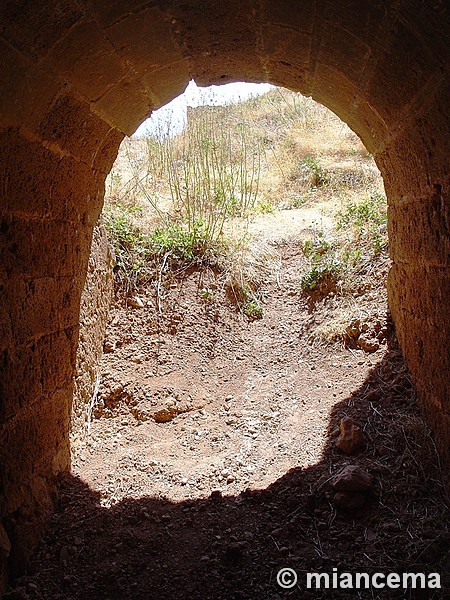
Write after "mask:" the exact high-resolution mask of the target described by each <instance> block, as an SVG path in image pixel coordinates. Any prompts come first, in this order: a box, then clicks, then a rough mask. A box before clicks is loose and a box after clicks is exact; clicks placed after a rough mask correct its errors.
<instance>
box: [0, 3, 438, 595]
mask: <svg viewBox="0 0 450 600" xmlns="http://www.w3.org/2000/svg"><path fill="white" fill-rule="evenodd" d="M449 17H450V5H449V3H448V2H447V1H446V0H436V1H435V2H425V1H424V0H400V1H398V0H375V1H373V2H366V3H361V2H359V1H357V0H316V1H308V2H306V1H305V2H303V1H300V2H299V1H297V0H296V1H294V0H279V1H277V2H273V0H259V1H258V2H256V0H240V1H239V2H237V1H235V0H222V1H220V2H212V1H208V0H185V1H183V2H179V1H178V0H167V1H165V2H151V3H149V2H147V1H144V0H122V1H121V2H105V1H101V2H94V1H93V0H77V1H75V0H62V1H61V0H58V1H56V0H49V1H48V2H45V3H31V2H23V1H22V0H6V1H5V2H3V3H2V5H1V7H0V56H1V62H0V73H1V81H2V86H1V91H0V182H1V187H0V194H1V203H0V213H1V214H0V235H1V238H0V254H1V260H0V269H1V273H0V290H1V298H2V302H1V304H0V311H1V318H0V369H1V379H0V386H1V387H0V397H1V406H0V440H1V441H0V478H1V488H0V490H1V496H0V519H1V520H0V561H1V562H2V565H1V568H0V575H1V577H2V584H0V585H4V583H5V580H6V578H7V577H8V576H11V575H14V574H15V573H16V572H19V571H20V570H21V569H22V568H23V566H24V564H25V562H26V559H27V555H28V552H29V551H30V549H31V548H32V547H33V545H34V544H35V543H36V542H37V540H38V539H39V535H40V533H41V531H42V524H43V523H44V522H45V519H46V517H47V515H48V514H49V513H50V512H51V510H52V496H53V492H54V490H55V489H56V485H57V479H58V477H59V476H60V474H61V473H64V472H66V471H67V470H69V469H70V452H69V441H68V434H69V428H70V419H71V411H72V402H73V392H74V383H73V377H74V375H75V367H76V348H77V340H78V334H79V316H80V300H81V293H82V290H83V286H84V283H85V276H86V271H87V267H88V259H89V252H90V246H91V239H92V232H93V228H94V225H95V223H96V222H97V219H98V216H99V214H100V212H101V209H102V203H103V194H104V191H103V190H104V181H105V177H106V175H107V174H108V172H109V170H110V168H111V166H112V163H113V161H114V158H115V156H116V154H117V149H118V147H119V144H120V142H121V140H122V139H123V137H124V135H129V134H131V133H133V131H134V130H135V129H136V127H137V126H138V125H139V124H140V123H141V122H142V121H143V120H144V119H145V118H146V117H147V116H148V115H149V114H150V113H151V112H152V110H154V109H156V108H158V107H159V106H161V105H163V104H165V103H166V102H168V101H169V100H171V99H172V98H174V97H175V96H177V95H178V94H179V93H181V92H182V91H183V90H184V89H185V87H186V85H187V83H188V81H189V80H190V79H191V78H192V79H195V80H196V81H197V83H199V84H204V85H206V84H213V83H226V82H229V81H239V80H245V81H255V82H261V81H266V82H271V83H273V84H275V85H281V86H285V87H289V88H291V89H294V90H296V91H299V92H302V93H304V94H306V95H311V96H312V97H313V98H314V99H315V100H317V101H319V102H321V103H323V104H324V105H326V106H327V107H329V108H330V109H331V110H333V111H334V112H335V113H337V114H338V116H339V117H340V118H341V119H342V120H344V121H345V122H347V123H348V124H349V125H350V127H352V129H353V130H354V131H355V132H356V133H357V134H358V135H359V136H360V138H361V139H362V141H363V142H364V144H365V146H366V147H367V149H368V150H369V151H370V152H371V153H372V154H373V155H374V157H375V160H376V162H377V164H378V166H379V168H380V170H381V172H382V175H383V178H384V181H385V187H386V193H387V196H388V201H389V234H390V252H391V257H392V260H393V267H392V270H391V273H390V277H389V282H388V295H389V304H390V309H391V312H392V316H393V319H394V322H395V325H396V329H397V334H398V337H399V340H400V343H401V346H402V349H403V353H404V355H405V358H406V361H407V363H408V366H409V369H410V372H411V375H412V378H413V380H414V383H415V386H416V390H417V393H418V397H419V400H420V403H421V407H422V410H423V413H424V415H425V417H426V419H427V421H428V422H429V424H430V426H431V427H432V428H433V430H434V432H435V439H436V443H437V445H438V447H439V449H440V451H441V453H442V456H443V458H444V459H446V460H447V461H448V459H449V455H450V451H449V442H450V433H449V432H450V404H449V398H450V389H449V386H450V384H449V380H450V378H449V373H450V343H449V327H448V315H449V312H450V311H449V308H450V307H449V304H450V276H449V256H450V242H449V224H450V208H449V206H450V203H449V184H450V181H449V163H448V157H449V156H450V147H449V146H450V120H449V110H448V109H449V106H448V101H449V97H450V84H449V81H450V77H449V71H450V45H449V44H448V40H449V39H450V18H449Z"/></svg>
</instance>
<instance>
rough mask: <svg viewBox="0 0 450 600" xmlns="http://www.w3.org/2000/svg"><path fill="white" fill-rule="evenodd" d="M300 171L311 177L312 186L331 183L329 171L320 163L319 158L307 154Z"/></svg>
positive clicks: (301, 163)
mask: <svg viewBox="0 0 450 600" xmlns="http://www.w3.org/2000/svg"><path fill="white" fill-rule="evenodd" d="M299 166H300V171H301V172H303V173H305V172H306V174H307V175H308V176H309V177H310V180H311V187H313V188H314V187H321V186H323V185H326V184H327V183H329V181H330V178H329V175H328V173H327V171H326V170H325V169H324V168H323V167H321V166H320V165H319V162H318V160H317V158H314V156H307V157H306V158H304V159H303V160H302V161H301V162H300V165H299Z"/></svg>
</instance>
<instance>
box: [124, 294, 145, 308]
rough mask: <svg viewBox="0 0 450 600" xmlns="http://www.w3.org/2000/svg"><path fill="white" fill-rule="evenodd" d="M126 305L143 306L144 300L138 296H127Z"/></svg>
mask: <svg viewBox="0 0 450 600" xmlns="http://www.w3.org/2000/svg"><path fill="white" fill-rule="evenodd" d="M127 305H128V306H132V307H133V308H144V307H145V302H144V301H143V300H142V298H139V296H132V297H131V298H128V300H127Z"/></svg>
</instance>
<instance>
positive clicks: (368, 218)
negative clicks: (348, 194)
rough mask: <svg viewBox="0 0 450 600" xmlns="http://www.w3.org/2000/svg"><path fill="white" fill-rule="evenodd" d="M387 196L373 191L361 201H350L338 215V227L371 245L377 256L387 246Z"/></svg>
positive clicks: (360, 241)
mask: <svg viewBox="0 0 450 600" xmlns="http://www.w3.org/2000/svg"><path fill="white" fill-rule="evenodd" d="M386 223H387V214H386V198H385V196H383V195H382V194H380V193H373V194H371V195H370V196H369V197H367V198H364V199H363V200H362V201H361V202H358V203H356V202H350V203H348V204H347V206H346V207H345V208H344V209H343V210H341V211H340V212H339V213H338V215H337V222H336V229H337V230H346V231H347V235H349V236H350V237H352V238H353V239H354V240H355V241H357V242H359V243H363V244H366V245H367V244H368V245H369V246H371V251H372V252H373V254H374V255H375V256H378V255H379V254H381V252H382V251H383V250H384V249H385V248H386V246H387V235H386Z"/></svg>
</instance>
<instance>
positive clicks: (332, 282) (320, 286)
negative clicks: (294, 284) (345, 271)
mask: <svg viewBox="0 0 450 600" xmlns="http://www.w3.org/2000/svg"><path fill="white" fill-rule="evenodd" d="M337 274H338V265H337V264H336V263H334V262H326V263H323V264H314V265H312V266H311V267H310V268H309V269H308V270H307V271H306V272H305V273H304V275H303V277H302V279H301V284H300V285H301V288H302V290H303V291H304V292H309V293H311V292H315V291H319V292H320V293H324V294H325V293H328V292H329V291H331V290H332V289H334V288H335V287H336V280H337Z"/></svg>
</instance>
